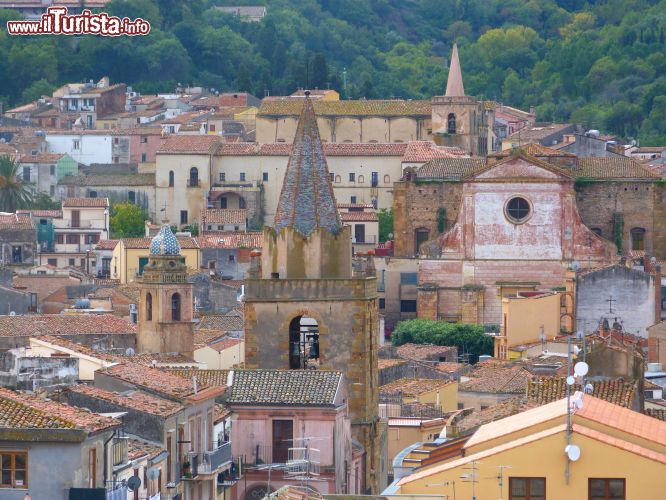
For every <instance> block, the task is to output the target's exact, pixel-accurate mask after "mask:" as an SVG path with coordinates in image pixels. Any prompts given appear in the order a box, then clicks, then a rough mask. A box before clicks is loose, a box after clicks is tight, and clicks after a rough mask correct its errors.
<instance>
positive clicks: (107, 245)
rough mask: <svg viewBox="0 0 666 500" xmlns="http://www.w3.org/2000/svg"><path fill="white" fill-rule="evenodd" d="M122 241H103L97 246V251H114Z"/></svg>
mask: <svg viewBox="0 0 666 500" xmlns="http://www.w3.org/2000/svg"><path fill="white" fill-rule="evenodd" d="M119 241H120V240H102V241H100V242H99V243H98V244H97V245H96V246H95V250H113V249H114V248H116V245H117V244H118V242H119Z"/></svg>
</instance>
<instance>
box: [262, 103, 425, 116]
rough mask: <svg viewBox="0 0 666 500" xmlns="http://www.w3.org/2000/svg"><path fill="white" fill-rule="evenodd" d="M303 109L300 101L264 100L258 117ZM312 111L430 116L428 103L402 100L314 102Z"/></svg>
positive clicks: (281, 114) (297, 112) (322, 113)
mask: <svg viewBox="0 0 666 500" xmlns="http://www.w3.org/2000/svg"><path fill="white" fill-rule="evenodd" d="M302 108H303V101H302V100H295V99H285V100H278V99H274V100H264V101H263V102H262V103H261V108H260V109H259V113H258V115H257V116H258V117H259V116H262V115H264V116H271V115H277V116H298V115H299V114H300V113H301V110H302ZM314 110H315V112H316V113H317V115H321V116H349V115H360V116H386V117H388V116H427V117H430V116H431V115H432V106H431V104H430V101H403V100H383V101H382V100H358V101H352V100H344V101H321V100H317V101H314Z"/></svg>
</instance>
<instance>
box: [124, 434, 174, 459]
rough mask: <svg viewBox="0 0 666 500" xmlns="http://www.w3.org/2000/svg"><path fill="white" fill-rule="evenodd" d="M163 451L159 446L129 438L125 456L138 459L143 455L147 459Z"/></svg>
mask: <svg viewBox="0 0 666 500" xmlns="http://www.w3.org/2000/svg"><path fill="white" fill-rule="evenodd" d="M165 451H166V450H165V449H164V448H162V447H160V446H157V445H154V444H151V443H146V442H144V441H139V440H138V439H129V440H128V441H127V458H129V459H130V460H138V459H140V458H144V457H145V458H147V459H148V460H152V459H153V458H155V457H156V456H157V455H159V454H160V453H162V452H165Z"/></svg>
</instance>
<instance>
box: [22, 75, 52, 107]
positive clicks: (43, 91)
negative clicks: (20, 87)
mask: <svg viewBox="0 0 666 500" xmlns="http://www.w3.org/2000/svg"><path fill="white" fill-rule="evenodd" d="M54 88H55V87H54V86H53V85H51V84H50V83H49V82H47V81H46V79H44V78H42V79H41V80H37V81H36V82H33V83H32V84H31V85H30V86H29V87H28V88H26V89H25V90H24V91H23V92H22V93H21V101H22V102H32V101H36V100H37V99H39V98H40V97H42V96H43V95H49V96H50V95H51V92H53V89H54Z"/></svg>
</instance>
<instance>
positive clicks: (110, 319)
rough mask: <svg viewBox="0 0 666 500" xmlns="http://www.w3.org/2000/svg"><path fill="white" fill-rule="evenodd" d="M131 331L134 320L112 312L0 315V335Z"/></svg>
mask: <svg viewBox="0 0 666 500" xmlns="http://www.w3.org/2000/svg"><path fill="white" fill-rule="evenodd" d="M134 333H136V325H135V324H134V323H132V322H131V321H129V320H127V319H125V318H121V317H119V316H114V315H112V314H91V315H86V314H67V315H65V314H33V315H29V316H0V337H35V336H41V335H90V334H134Z"/></svg>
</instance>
